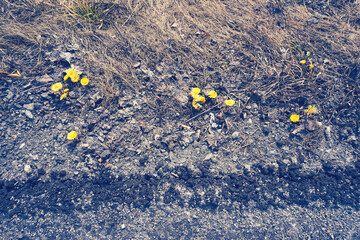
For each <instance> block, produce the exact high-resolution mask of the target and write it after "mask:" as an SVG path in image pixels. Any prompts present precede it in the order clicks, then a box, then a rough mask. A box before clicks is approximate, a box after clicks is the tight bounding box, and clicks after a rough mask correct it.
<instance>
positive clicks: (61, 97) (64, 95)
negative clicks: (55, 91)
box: [60, 92, 68, 100]
mask: <svg viewBox="0 0 360 240" xmlns="http://www.w3.org/2000/svg"><path fill="white" fill-rule="evenodd" d="M67 95H68V94H67V92H65V93H63V94H61V96H60V100H63V99H64V98H66V97H67Z"/></svg>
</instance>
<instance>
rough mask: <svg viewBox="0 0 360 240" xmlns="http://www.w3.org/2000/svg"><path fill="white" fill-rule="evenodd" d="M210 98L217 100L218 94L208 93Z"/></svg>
mask: <svg viewBox="0 0 360 240" xmlns="http://www.w3.org/2000/svg"><path fill="white" fill-rule="evenodd" d="M208 96H209V98H216V97H217V92H215V91H210V92H209V93H208Z"/></svg>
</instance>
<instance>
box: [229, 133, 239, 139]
mask: <svg viewBox="0 0 360 240" xmlns="http://www.w3.org/2000/svg"><path fill="white" fill-rule="evenodd" d="M239 136H240V133H239V132H233V134H232V135H231V137H232V139H238V138H239Z"/></svg>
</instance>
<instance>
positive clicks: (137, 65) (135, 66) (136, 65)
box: [133, 62, 141, 68]
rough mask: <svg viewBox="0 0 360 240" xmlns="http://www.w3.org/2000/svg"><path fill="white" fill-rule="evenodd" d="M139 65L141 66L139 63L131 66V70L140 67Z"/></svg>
mask: <svg viewBox="0 0 360 240" xmlns="http://www.w3.org/2000/svg"><path fill="white" fill-rule="evenodd" d="M140 65H141V62H137V63H135V64H134V65H133V68H138V67H140Z"/></svg>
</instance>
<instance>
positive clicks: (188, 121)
mask: <svg viewBox="0 0 360 240" xmlns="http://www.w3.org/2000/svg"><path fill="white" fill-rule="evenodd" d="M219 104H220V103H218V104H216V105H215V106H213V107H211V108H209V109H208V110H206V111H203V112H201V113H199V114H198V115H196V116H194V117H192V118H190V119H188V120H186V121H185V123H187V122H190V121H191V120H193V119H195V118H197V117H199V116H201V115H203V114H204V113H207V112H209V111H210V110H212V109H214V108H216V107H217V106H219Z"/></svg>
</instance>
